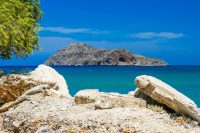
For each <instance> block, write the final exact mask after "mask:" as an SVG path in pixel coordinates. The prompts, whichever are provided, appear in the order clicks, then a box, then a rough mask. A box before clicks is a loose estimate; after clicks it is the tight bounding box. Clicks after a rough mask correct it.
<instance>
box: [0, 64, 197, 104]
mask: <svg viewBox="0 0 200 133" xmlns="http://www.w3.org/2000/svg"><path fill="white" fill-rule="evenodd" d="M35 68H36V66H9V67H5V66H2V67H0V70H3V71H4V72H5V73H6V74H9V73H28V72H30V71H32V70H34V69H35ZM53 68H55V69H56V71H58V72H59V73H60V74H61V75H62V76H63V77H64V78H65V80H66V82H67V85H68V87H69V91H70V94H71V95H75V94H76V93H77V92H78V91H79V90H83V89H98V90H99V91H102V92H118V93H122V94H127V93H128V92H130V91H134V90H135V89H136V86H135V84H134V80H135V78H136V77H137V76H139V75H151V76H154V77H156V78H159V79H161V80H162V81H164V82H166V83H168V84H169V85H171V86H172V87H174V88H175V89H177V90H178V91H180V92H181V93H183V94H185V95H186V96H188V97H189V98H190V99H192V100H193V101H195V103H196V104H197V105H198V107H200V66H165V67H142V66H64V67H63V66H56V67H53Z"/></svg>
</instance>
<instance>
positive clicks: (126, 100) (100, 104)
mask: <svg viewBox="0 0 200 133" xmlns="http://www.w3.org/2000/svg"><path fill="white" fill-rule="evenodd" d="M75 103H76V104H90V103H94V104H95V108H96V109H109V108H113V107H130V108H131V107H146V102H145V101H144V100H142V99H139V98H134V97H129V96H127V95H122V94H118V93H103V92H99V91H98V90H81V91H79V92H78V93H77V94H76V95H75Z"/></svg>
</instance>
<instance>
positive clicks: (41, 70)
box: [30, 65, 71, 97]
mask: <svg viewBox="0 0 200 133" xmlns="http://www.w3.org/2000/svg"><path fill="white" fill-rule="evenodd" d="M30 77H31V78H32V79H34V80H36V81H39V82H44V83H55V84H57V86H58V90H57V91H58V92H60V93H61V94H62V95H65V96H69V97H71V96H70V94H69V90H68V86H67V83H66V81H65V79H64V77H63V76H62V75H60V74H59V73H58V72H57V71H56V70H54V69H53V68H51V67H49V66H46V65H39V66H38V67H37V68H36V69H35V70H34V71H32V72H31V73H30Z"/></svg>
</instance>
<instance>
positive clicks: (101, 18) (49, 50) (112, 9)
mask: <svg viewBox="0 0 200 133" xmlns="http://www.w3.org/2000/svg"><path fill="white" fill-rule="evenodd" d="M41 9H42V10H43V12H44V15H43V19H42V21H41V22H40V25H41V27H42V28H41V31H40V33H39V34H40V41H39V44H40V46H41V47H42V50H41V51H39V52H38V51H37V52H36V51H35V52H34V53H33V54H31V55H30V56H29V57H28V58H26V59H19V58H13V59H11V60H7V61H5V60H0V65H2V66H10V65H11V66H21V65H29V66H30V65H31V66H32V65H38V64H42V63H44V62H45V60H47V59H48V58H49V57H50V56H52V55H53V54H55V53H56V52H57V51H58V50H60V49H62V48H64V47H66V46H67V45H69V44H70V43H72V42H83V43H87V44H89V45H91V46H94V47H97V48H103V49H116V48H122V49H126V50H129V51H130V52H132V53H136V54H141V55H144V56H148V57H153V58H161V59H163V60H165V61H167V62H168V63H169V64H170V65H200V52H199V51H200V1H199V0H57V1H55V0H48V1H47V0H41Z"/></svg>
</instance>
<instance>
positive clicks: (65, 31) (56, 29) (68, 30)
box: [42, 27, 90, 34]
mask: <svg viewBox="0 0 200 133" xmlns="http://www.w3.org/2000/svg"><path fill="white" fill-rule="evenodd" d="M42 31H50V32H57V33H63V34H72V33H83V32H89V31H90V29H86V28H79V29H71V28H63V27H43V28H42Z"/></svg>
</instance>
